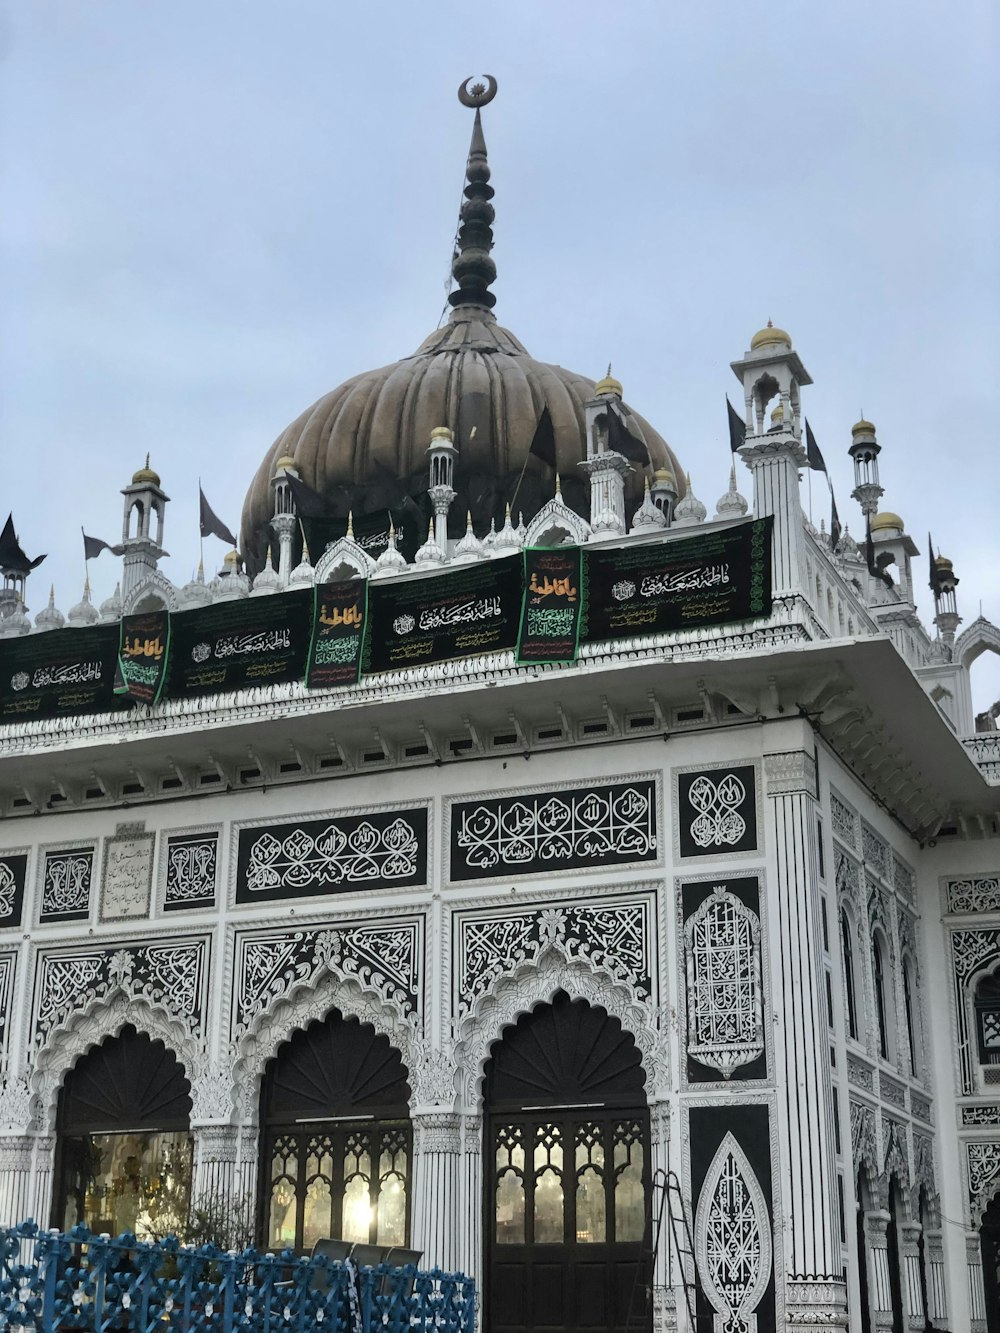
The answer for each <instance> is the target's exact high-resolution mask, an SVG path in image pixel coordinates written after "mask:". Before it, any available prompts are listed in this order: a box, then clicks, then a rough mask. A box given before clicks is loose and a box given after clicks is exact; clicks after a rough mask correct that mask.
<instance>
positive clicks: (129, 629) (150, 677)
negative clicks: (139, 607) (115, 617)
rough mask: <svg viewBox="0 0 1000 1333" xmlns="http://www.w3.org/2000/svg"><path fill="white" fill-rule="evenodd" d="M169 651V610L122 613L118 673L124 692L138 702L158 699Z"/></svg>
mask: <svg viewBox="0 0 1000 1333" xmlns="http://www.w3.org/2000/svg"><path fill="white" fill-rule="evenodd" d="M169 654H170V612H169V611H166V610H162V611H143V612H140V613H139V614H137V615H134V616H123V617H122V622H121V639H120V641H119V644H118V672H119V676H120V680H121V685H120V686H118V685H116V690H115V692H116V693H124V694H127V695H129V697H130V698H132V699H135V701H136V702H137V703H140V704H155V703H158V702H159V699H160V695H161V693H162V692H163V687H164V685H165V684H166V681H167V662H168V660H169Z"/></svg>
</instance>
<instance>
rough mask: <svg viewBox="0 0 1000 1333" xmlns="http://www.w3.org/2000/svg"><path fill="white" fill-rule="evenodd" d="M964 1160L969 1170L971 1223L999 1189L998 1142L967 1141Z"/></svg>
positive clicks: (978, 1219) (999, 1155)
mask: <svg viewBox="0 0 1000 1333" xmlns="http://www.w3.org/2000/svg"><path fill="white" fill-rule="evenodd" d="M965 1152H966V1160H967V1163H968V1170H969V1211H970V1212H971V1214H972V1221H973V1225H975V1226H978V1225H979V1221H980V1216H981V1214H982V1213H983V1211H984V1210H985V1209H986V1207H987V1205H988V1204H989V1202H990V1200H991V1199H992V1198H993V1197H994V1196H995V1195H996V1194H997V1192H998V1191H1000V1143H997V1142H990V1143H967V1144H966V1145H965Z"/></svg>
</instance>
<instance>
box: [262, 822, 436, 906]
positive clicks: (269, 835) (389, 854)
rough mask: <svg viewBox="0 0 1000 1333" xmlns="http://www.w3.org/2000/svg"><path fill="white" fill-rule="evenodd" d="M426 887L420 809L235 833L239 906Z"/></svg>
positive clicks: (423, 824) (424, 830) (424, 831)
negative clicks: (328, 895)
mask: <svg viewBox="0 0 1000 1333" xmlns="http://www.w3.org/2000/svg"><path fill="white" fill-rule="evenodd" d="M426 881H427V810H426V807H423V806H419V807H417V808H415V809H410V810H380V811H375V812H372V813H369V814H362V815H336V816H332V817H330V818H327V819H312V820H306V821H302V822H298V823H294V824H272V825H269V826H267V827H259V826H258V827H256V828H244V829H241V830H240V834H239V852H238V854H237V861H236V901H237V902H238V903H258V902H270V901H274V900H276V899H285V898H307V897H316V896H318V895H323V894H328V893H346V892H349V891H350V890H351V889H387V888H397V889H405V888H412V887H413V886H414V885H417V884H424V883H426Z"/></svg>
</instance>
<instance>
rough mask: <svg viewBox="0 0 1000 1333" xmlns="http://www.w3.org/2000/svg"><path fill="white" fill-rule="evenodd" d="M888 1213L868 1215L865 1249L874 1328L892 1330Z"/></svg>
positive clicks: (883, 1211)
mask: <svg viewBox="0 0 1000 1333" xmlns="http://www.w3.org/2000/svg"><path fill="white" fill-rule="evenodd" d="M888 1226H889V1214H888V1213H887V1212H886V1211H885V1209H882V1208H879V1209H873V1210H872V1211H871V1212H867V1213H865V1241H866V1246H865V1248H866V1249H867V1251H868V1300H869V1304H870V1310H871V1326H872V1328H873V1329H877V1328H890V1329H891V1328H892V1285H891V1283H890V1281H889V1246H888V1241H887V1239H886V1231H887V1229H888Z"/></svg>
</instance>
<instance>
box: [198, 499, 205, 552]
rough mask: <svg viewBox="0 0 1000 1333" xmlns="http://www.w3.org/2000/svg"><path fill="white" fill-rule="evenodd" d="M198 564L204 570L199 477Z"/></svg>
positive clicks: (203, 540) (203, 535) (203, 537)
mask: <svg viewBox="0 0 1000 1333" xmlns="http://www.w3.org/2000/svg"><path fill="white" fill-rule="evenodd" d="M198 563H199V565H200V566H201V568H202V569H204V568H205V534H204V533H203V532H202V530H201V477H199V478H198Z"/></svg>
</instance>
